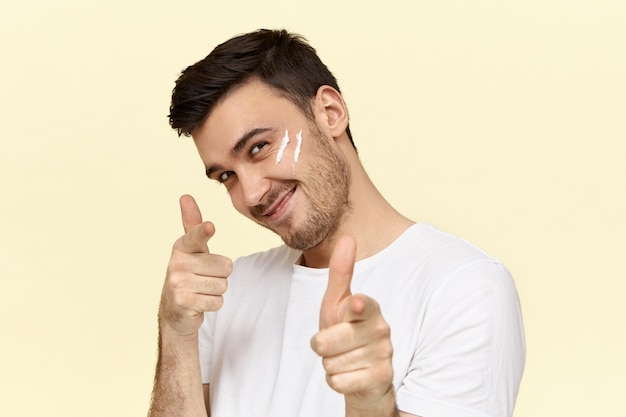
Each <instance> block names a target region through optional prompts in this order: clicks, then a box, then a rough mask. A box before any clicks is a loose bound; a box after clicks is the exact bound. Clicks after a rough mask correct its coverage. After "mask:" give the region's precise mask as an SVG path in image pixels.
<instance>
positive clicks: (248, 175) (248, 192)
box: [238, 171, 271, 207]
mask: <svg viewBox="0 0 626 417" xmlns="http://www.w3.org/2000/svg"><path fill="white" fill-rule="evenodd" d="M238 180H239V185H240V187H241V193H242V196H243V201H244V203H245V204H246V206H248V207H254V206H257V205H259V204H261V202H262V201H263V197H264V196H265V194H266V193H267V192H268V191H269V189H270V187H271V185H270V181H269V180H268V179H267V178H264V177H263V176H262V175H260V174H259V173H258V172H256V171H245V172H239V173H238Z"/></svg>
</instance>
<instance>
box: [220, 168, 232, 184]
mask: <svg viewBox="0 0 626 417" xmlns="http://www.w3.org/2000/svg"><path fill="white" fill-rule="evenodd" d="M233 174H234V172H233V171H224V172H222V173H221V174H220V175H219V176H218V177H217V180H218V181H219V182H222V183H223V182H226V180H228V179H229V178H230V177H231V175H233Z"/></svg>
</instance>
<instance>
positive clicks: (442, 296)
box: [199, 223, 525, 417]
mask: <svg viewBox="0 0 626 417" xmlns="http://www.w3.org/2000/svg"><path fill="white" fill-rule="evenodd" d="M300 254H301V253H300V252H299V251H295V250H292V249H289V248H287V247H285V246H281V247H278V248H274V249H271V250H269V251H267V252H263V253H258V254H254V255H251V256H247V257H244V258H241V259H238V260H237V261H236V262H235V267H234V272H233V274H232V275H231V277H230V278H229V288H228V291H227V293H226V294H225V296H224V298H225V299H224V306H223V307H222V309H221V310H219V311H218V312H216V313H207V314H206V315H205V320H204V323H203V325H202V327H201V330H200V336H199V339H200V365H201V370H202V379H203V382H204V383H210V384H211V416H212V417H237V416H246V417H248V416H255V417H258V416H271V417H280V416H285V417H295V416H301V417H305V416H306V417H309V416H310V417H325V416H329V417H330V416H333V417H339V416H343V415H344V411H345V410H344V399H343V396H342V395H340V394H338V393H336V392H335V391H333V390H332V389H331V388H330V387H328V385H327V383H326V379H325V372H324V368H323V366H322V363H321V359H320V358H319V357H318V356H317V355H316V354H315V353H314V352H313V351H312V350H311V348H310V339H311V337H312V336H313V335H314V334H315V333H316V332H317V331H318V327H319V311H320V305H321V300H322V296H323V294H324V292H325V290H326V285H327V279H328V270H327V269H313V268H306V267H302V266H299V265H295V264H294V262H296V261H297V259H298V258H299V256H300ZM351 290H352V293H353V294H357V293H361V294H366V295H368V296H370V297H372V298H374V299H375V300H376V301H378V303H379V304H380V308H381V312H382V315H383V317H384V319H385V320H386V322H387V323H388V324H389V326H390V328H391V341H392V344H393V349H394V353H393V369H394V378H393V384H394V387H395V390H396V402H397V404H398V409H399V410H401V411H404V412H407V413H411V414H415V415H419V416H422V417H451V416H455V417H464V416H467V417H470V416H472V417H473V416H476V417H478V416H483V417H487V416H488V417H505V416H510V415H511V414H512V413H513V407H514V404H515V398H516V396H517V392H518V388H519V383H520V379H521V377H522V372H523V369H524V361H525V343H524V331H523V323H522V316H521V311H520V305H519V300H518V296H517V292H516V290H515V285H514V283H513V280H512V278H511V276H510V275H509V273H508V272H507V270H506V269H505V268H504V267H503V266H502V264H501V263H500V262H498V261H497V260H495V259H493V258H491V257H489V256H488V255H486V254H485V253H484V252H482V251H481V250H480V249H478V248H476V247H474V246H472V245H470V244H469V243H467V242H466V241H464V240H461V239H458V238H455V237H453V236H451V235H449V234H446V233H443V232H441V231H439V230H437V229H435V228H434V227H432V226H430V225H427V224H424V223H418V224H415V225H413V226H412V227H410V228H409V229H408V230H407V231H406V232H405V233H404V234H402V235H401V236H400V237H399V238H398V239H396V240H395V241H394V242H393V243H392V244H391V245H389V246H388V247H387V248H385V249H383V250H382V251H381V252H379V253H377V254H376V255H374V256H372V257H370V258H367V259H364V260H361V261H359V262H357V263H356V264H355V269H354V275H353V279H352V286H351Z"/></svg>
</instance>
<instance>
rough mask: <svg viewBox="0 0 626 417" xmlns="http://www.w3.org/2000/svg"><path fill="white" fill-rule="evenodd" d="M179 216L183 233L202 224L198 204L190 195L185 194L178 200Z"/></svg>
mask: <svg viewBox="0 0 626 417" xmlns="http://www.w3.org/2000/svg"><path fill="white" fill-rule="evenodd" d="M180 214H181V216H182V218H183V227H184V229H185V233H187V232H189V231H190V230H191V229H192V228H193V227H194V226H197V225H199V224H200V223H202V213H200V208H198V203H196V200H194V198H193V197H192V196H190V195H187V194H185V195H183V196H182V197H181V198H180Z"/></svg>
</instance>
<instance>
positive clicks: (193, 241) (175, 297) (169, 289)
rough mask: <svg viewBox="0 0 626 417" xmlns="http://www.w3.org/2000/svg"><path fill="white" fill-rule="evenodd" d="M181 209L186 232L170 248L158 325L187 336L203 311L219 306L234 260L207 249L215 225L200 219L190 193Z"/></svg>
mask: <svg viewBox="0 0 626 417" xmlns="http://www.w3.org/2000/svg"><path fill="white" fill-rule="evenodd" d="M180 209H181V214H182V218H183V226H184V228H185V234H184V235H183V236H181V237H180V238H179V239H178V240H177V241H176V242H175V243H174V248H173V249H172V256H171V258H170V262H169V264H168V267H167V275H166V277H165V284H164V285H163V292H162V294H161V306H160V308H159V327H160V328H161V332H164V331H165V332H173V333H174V334H176V335H179V336H188V335H191V334H194V333H196V332H197V331H198V328H199V327H200V325H201V324H202V320H203V318H204V312H206V311H217V310H219V309H220V307H222V304H223V302H224V300H223V297H222V294H224V293H225V292H226V288H227V287H228V282H227V280H226V278H227V277H228V276H229V275H230V273H231V272H232V269H233V262H232V261H231V260H230V259H229V258H226V257H224V256H220V255H214V254H212V253H210V252H209V248H208V245H207V244H208V241H209V239H211V237H212V236H213V234H214V233H215V227H214V226H213V224H212V223H211V222H203V221H202V214H201V213H200V209H199V208H198V205H197V204H196V201H195V200H194V199H193V197H191V196H189V195H184V196H182V197H181V198H180Z"/></svg>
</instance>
